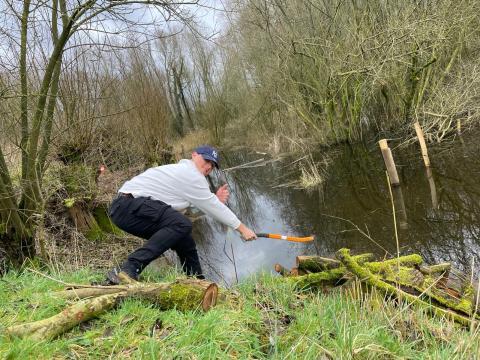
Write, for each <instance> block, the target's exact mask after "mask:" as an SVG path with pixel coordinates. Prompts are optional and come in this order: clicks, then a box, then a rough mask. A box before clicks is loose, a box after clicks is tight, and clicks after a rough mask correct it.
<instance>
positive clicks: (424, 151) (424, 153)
mask: <svg viewBox="0 0 480 360" xmlns="http://www.w3.org/2000/svg"><path fill="white" fill-rule="evenodd" d="M414 126H415V132H416V133H417V138H418V142H419V143H420V149H421V151H422V157H423V162H424V163H425V166H426V167H427V168H428V167H430V159H429V158H428V152H427V144H426V143H425V137H424V136H423V130H422V128H421V126H420V124H419V123H418V121H417V122H415V124H414Z"/></svg>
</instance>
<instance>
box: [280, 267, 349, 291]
mask: <svg viewBox="0 0 480 360" xmlns="http://www.w3.org/2000/svg"><path fill="white" fill-rule="evenodd" d="M346 275H347V270H346V269H345V267H343V266H342V267H340V268H337V269H331V270H326V271H321V272H316V273H311V274H307V275H302V276H291V277H287V278H286V280H287V281H290V282H292V283H293V284H294V285H295V288H296V289H299V290H305V289H312V288H321V287H324V286H338V285H341V284H342V283H344V282H345V281H346V278H345V276H346Z"/></svg>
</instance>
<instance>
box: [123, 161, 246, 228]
mask: <svg viewBox="0 0 480 360" xmlns="http://www.w3.org/2000/svg"><path fill="white" fill-rule="evenodd" d="M118 191H119V192H122V193H130V194H132V195H133V196H134V197H140V196H144V197H151V198H152V199H154V200H160V201H163V202H164V203H166V204H168V205H170V206H171V207H172V208H174V209H175V210H179V211H182V210H185V209H186V208H187V207H189V206H190V205H194V206H196V207H197V208H198V209H200V210H201V211H203V212H204V213H205V214H207V215H210V216H212V217H213V218H214V219H216V220H218V221H220V222H221V223H223V224H225V225H227V226H230V227H232V228H233V229H236V228H238V227H239V226H240V220H239V219H238V218H237V216H236V215H235V214H234V213H233V212H232V211H231V210H230V209H229V208H228V207H227V206H225V205H224V204H223V203H222V202H220V200H218V198H217V196H216V195H215V194H213V193H212V192H211V191H210V188H209V186H208V182H207V179H206V178H205V176H203V174H202V173H201V172H200V171H199V170H198V169H197V167H196V166H195V164H194V163H193V161H192V160H188V159H183V160H180V161H179V162H178V163H177V164H171V165H163V166H158V167H154V168H150V169H148V170H146V171H145V172H143V173H141V174H140V175H137V176H135V177H134V178H132V179H131V180H129V181H127V182H125V184H123V185H122V187H121V188H120V189H119V190H118Z"/></svg>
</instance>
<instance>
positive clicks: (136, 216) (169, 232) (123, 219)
mask: <svg viewBox="0 0 480 360" xmlns="http://www.w3.org/2000/svg"><path fill="white" fill-rule="evenodd" d="M110 217H111V219H112V221H113V222H114V223H115V225H117V226H118V227H119V228H120V229H122V230H123V231H126V232H128V233H129V234H132V235H135V236H138V237H140V238H143V239H146V240H147V242H146V243H145V244H144V245H143V246H142V247H140V248H139V249H137V250H135V251H134V252H132V253H131V254H130V255H129V256H128V260H127V264H126V266H128V267H130V268H132V267H134V268H135V269H136V271H137V273H140V272H142V270H143V269H144V268H145V267H146V266H147V265H148V264H149V263H150V262H151V261H153V260H155V259H156V258H158V257H159V256H160V255H162V254H163V253H164V252H165V251H167V250H168V249H172V250H174V251H175V252H176V253H177V254H178V257H179V258H180V261H181V263H182V267H183V270H184V271H185V272H186V273H187V275H193V276H197V277H199V278H203V275H202V269H201V267H200V261H199V258H198V253H197V247H196V245H195V241H194V240H193V238H192V235H191V233H192V223H191V221H190V220H189V219H188V218H187V217H186V216H184V215H183V214H181V213H180V212H178V211H177V210H175V209H173V208H172V207H171V206H170V205H167V204H165V203H164V202H162V201H158V200H152V199H150V198H147V197H137V198H133V197H132V196H125V195H119V196H118V197H117V198H116V199H115V200H113V202H112V204H111V206H110Z"/></svg>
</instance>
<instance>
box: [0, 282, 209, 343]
mask: <svg viewBox="0 0 480 360" xmlns="http://www.w3.org/2000/svg"><path fill="white" fill-rule="evenodd" d="M57 296H60V297H63V298H66V299H72V298H86V297H92V296H94V297H93V298H89V299H84V300H81V301H80V302H78V303H76V304H74V305H72V306H69V307H68V308H66V309H65V310H63V311H62V312H61V313H59V314H57V315H54V316H52V317H50V318H48V319H43V320H39V321H35V322H31V323H27V324H22V325H16V326H12V327H9V328H7V330H6V333H7V334H9V335H11V336H17V337H30V338H33V339H35V340H50V339H53V338H55V337H56V336H58V335H60V334H62V333H64V332H65V331H68V330H70V329H71V328H73V327H74V326H76V325H78V324H79V323H81V322H83V321H86V320H90V319H92V318H95V317H97V316H98V315H100V314H102V313H103V312H105V311H108V310H110V309H111V308H112V307H114V306H115V305H116V304H117V303H118V302H119V301H120V300H123V299H126V298H135V299H143V300H146V301H148V302H150V303H153V304H155V305H156V306H157V307H159V308H160V309H161V310H169V309H178V310H180V311H188V310H197V309H199V308H201V309H203V310H204V311H208V310H209V309H210V308H212V307H213V306H215V305H216V302H217V297H218V286H217V285H216V284H215V283H212V282H209V281H205V280H199V279H181V280H177V281H175V282H172V283H149V284H144V283H138V282H133V283H130V284H126V285H119V286H114V287H95V286H92V287H91V288H85V287H82V288H80V289H70V290H65V291H62V292H58V293H57Z"/></svg>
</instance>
